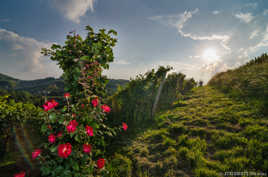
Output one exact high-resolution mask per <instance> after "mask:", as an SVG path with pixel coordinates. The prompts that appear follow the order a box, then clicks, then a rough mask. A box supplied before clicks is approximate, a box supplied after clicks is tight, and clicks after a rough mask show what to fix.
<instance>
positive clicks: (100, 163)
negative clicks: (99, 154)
mask: <svg viewBox="0 0 268 177" xmlns="http://www.w3.org/2000/svg"><path fill="white" fill-rule="evenodd" d="M104 165H105V159H103V158H101V159H99V160H97V166H98V168H99V169H101V168H103V167H104Z"/></svg>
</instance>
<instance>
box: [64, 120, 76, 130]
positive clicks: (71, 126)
mask: <svg viewBox="0 0 268 177" xmlns="http://www.w3.org/2000/svg"><path fill="white" fill-rule="evenodd" d="M77 125H78V123H77V122H76V120H71V121H70V122H69V124H68V125H67V127H66V128H67V131H68V132H69V133H73V132H74V131H75V130H76V127H77Z"/></svg>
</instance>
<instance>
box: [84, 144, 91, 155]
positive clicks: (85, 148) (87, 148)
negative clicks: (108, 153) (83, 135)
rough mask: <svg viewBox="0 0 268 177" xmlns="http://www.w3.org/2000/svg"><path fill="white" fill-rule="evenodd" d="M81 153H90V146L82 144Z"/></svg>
mask: <svg viewBox="0 0 268 177" xmlns="http://www.w3.org/2000/svg"><path fill="white" fill-rule="evenodd" d="M83 151H84V152H85V153H87V154H89V153H90V152H91V145H90V144H84V145H83Z"/></svg>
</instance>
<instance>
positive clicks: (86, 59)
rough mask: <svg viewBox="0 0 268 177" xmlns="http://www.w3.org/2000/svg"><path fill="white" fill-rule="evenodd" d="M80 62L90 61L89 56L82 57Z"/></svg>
mask: <svg viewBox="0 0 268 177" xmlns="http://www.w3.org/2000/svg"><path fill="white" fill-rule="evenodd" d="M80 60H82V61H88V60H89V56H82V57H80Z"/></svg>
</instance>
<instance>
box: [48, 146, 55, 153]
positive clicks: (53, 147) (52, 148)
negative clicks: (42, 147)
mask: <svg viewBox="0 0 268 177" xmlns="http://www.w3.org/2000/svg"><path fill="white" fill-rule="evenodd" d="M49 150H50V151H51V152H55V151H56V150H57V146H52V147H50V148H49Z"/></svg>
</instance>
